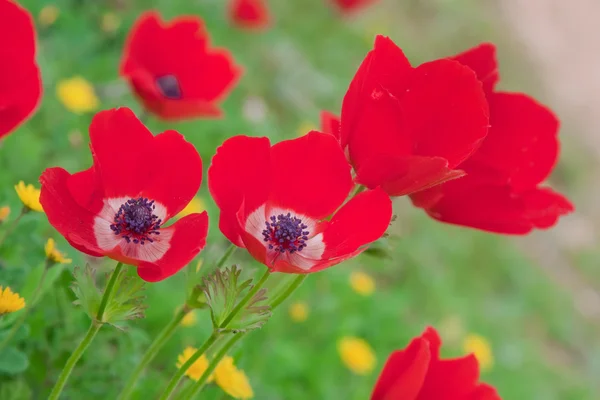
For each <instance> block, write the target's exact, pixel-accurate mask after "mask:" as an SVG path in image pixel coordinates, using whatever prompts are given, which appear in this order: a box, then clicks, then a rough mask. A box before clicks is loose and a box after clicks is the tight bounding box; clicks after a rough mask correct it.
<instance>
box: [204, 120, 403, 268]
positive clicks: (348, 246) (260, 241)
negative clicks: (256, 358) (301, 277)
mask: <svg viewBox="0 0 600 400" xmlns="http://www.w3.org/2000/svg"><path fill="white" fill-rule="evenodd" d="M208 187H209V189H210V192H211V194H212V196H213V198H214V200H215V202H216V203H217V205H218V206H219V208H220V209H221V215H220V221H219V228H220V229H221V232H223V234H224V235H225V236H226V237H227V238H228V239H229V240H231V242H233V243H234V244H235V245H237V246H239V247H244V248H246V249H247V250H248V251H249V252H250V254H251V255H252V256H253V257H254V258H255V259H257V260H258V261H260V262H261V263H263V264H265V265H266V266H267V267H269V268H270V269H271V270H272V271H279V272H288V273H310V272H316V271H319V270H322V269H324V268H328V267H331V266H333V265H336V264H338V263H340V262H342V261H344V260H346V259H348V258H351V257H354V256H356V255H358V254H359V253H361V252H362V251H363V250H364V245H366V244H368V243H370V242H373V241H375V240H377V239H379V238H380V237H381V236H382V235H383V234H384V233H385V231H386V229H387V228H388V225H389V223H390V220H391V217H392V204H391V200H390V199H389V197H388V196H387V195H386V193H385V192H384V191H383V190H381V189H374V190H369V191H366V192H363V193H360V194H358V195H356V196H354V197H353V198H352V199H351V200H349V201H348V202H347V203H346V204H344V205H343V206H342V204H343V203H344V201H345V200H346V198H347V197H348V194H349V193H350V190H351V189H352V187H353V183H352V177H351V174H350V165H349V164H348V162H347V161H346V159H345V157H344V154H343V152H342V150H341V148H340V146H339V144H338V142H337V141H336V140H335V138H334V137H333V136H332V135H328V134H324V133H319V132H315V131H313V132H310V133H308V134H307V135H304V136H302V137H300V138H298V139H294V140H286V141H283V142H280V143H277V144H275V145H273V146H272V147H271V144H270V142H269V139H268V138H266V137H262V138H251V137H247V136H235V137H233V138H230V139H228V140H226V141H225V142H224V143H223V145H222V146H221V147H220V148H219V149H218V150H217V154H216V155H215V156H214V158H213V159H212V163H211V166H210V168H209V170H208ZM340 206H341V208H340ZM336 210H337V211H336ZM332 214H333V216H332V217H331V219H327V217H328V216H330V215H332Z"/></svg>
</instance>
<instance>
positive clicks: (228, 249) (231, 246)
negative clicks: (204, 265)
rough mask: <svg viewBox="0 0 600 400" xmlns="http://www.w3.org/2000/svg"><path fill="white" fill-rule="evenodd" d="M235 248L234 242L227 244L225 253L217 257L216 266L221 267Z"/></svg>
mask: <svg viewBox="0 0 600 400" xmlns="http://www.w3.org/2000/svg"><path fill="white" fill-rule="evenodd" d="M235 249H237V246H236V245H235V244H233V243H232V244H230V245H229V247H228V248H227V250H225V254H223V257H221V258H220V259H219V261H217V268H221V267H222V266H223V265H225V263H226V262H227V260H228V259H229V257H230V256H231V255H232V254H233V252H234V251H235Z"/></svg>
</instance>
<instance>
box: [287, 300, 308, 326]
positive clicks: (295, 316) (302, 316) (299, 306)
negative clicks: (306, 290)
mask: <svg viewBox="0 0 600 400" xmlns="http://www.w3.org/2000/svg"><path fill="white" fill-rule="evenodd" d="M289 312H290V317H291V318H292V320H293V321H295V322H304V321H306V320H307V319H308V306H307V305H306V303H305V302H303V301H297V302H295V303H293V304H292V305H291V306H290V309H289Z"/></svg>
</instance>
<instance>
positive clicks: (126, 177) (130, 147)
mask: <svg viewBox="0 0 600 400" xmlns="http://www.w3.org/2000/svg"><path fill="white" fill-rule="evenodd" d="M153 139H154V137H153V136H152V133H150V131H149V130H148V129H147V128H146V127H145V126H144V124H142V123H141V122H140V121H139V120H138V119H137V117H136V116H135V115H134V114H133V111H131V110H130V109H128V108H124V107H122V108H117V109H113V110H108V111H101V112H99V113H98V114H96V115H95V116H94V118H93V120H92V123H91V125H90V148H91V150H92V156H93V157H94V166H95V169H96V173H98V175H99V176H100V179H101V181H102V183H103V187H104V194H105V196H106V197H131V198H132V197H136V196H137V195H139V194H140V193H141V191H142V189H143V188H144V187H145V185H146V184H147V183H148V181H147V180H146V179H140V178H142V177H143V176H144V175H148V171H149V170H150V169H152V168H155V167H154V166H153V165H152V163H153V162H154V160H152V159H151V158H147V156H148V155H149V154H151V150H152V143H153Z"/></svg>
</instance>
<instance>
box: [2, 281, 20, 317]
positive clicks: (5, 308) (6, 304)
mask: <svg viewBox="0 0 600 400" xmlns="http://www.w3.org/2000/svg"><path fill="white" fill-rule="evenodd" d="M23 307H25V299H23V298H22V297H21V296H19V294H18V293H13V291H12V290H10V288H9V287H6V288H5V289H4V290H2V286H0V315H2V314H7V313H11V312H15V311H19V310H20V309H22V308H23Z"/></svg>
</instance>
